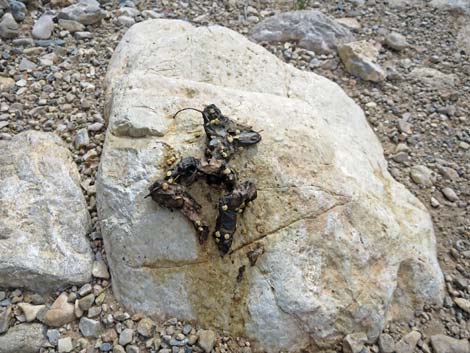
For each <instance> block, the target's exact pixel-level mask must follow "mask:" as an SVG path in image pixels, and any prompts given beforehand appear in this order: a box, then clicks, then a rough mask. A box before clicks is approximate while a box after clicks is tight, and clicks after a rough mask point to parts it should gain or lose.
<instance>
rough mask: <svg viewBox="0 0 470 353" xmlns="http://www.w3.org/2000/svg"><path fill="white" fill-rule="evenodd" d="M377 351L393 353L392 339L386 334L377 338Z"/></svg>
mask: <svg viewBox="0 0 470 353" xmlns="http://www.w3.org/2000/svg"><path fill="white" fill-rule="evenodd" d="M379 349H380V353H393V352H394V351H395V342H394V341H393V337H392V336H390V335H389V334H387V333H382V334H381V335H380V336H379Z"/></svg>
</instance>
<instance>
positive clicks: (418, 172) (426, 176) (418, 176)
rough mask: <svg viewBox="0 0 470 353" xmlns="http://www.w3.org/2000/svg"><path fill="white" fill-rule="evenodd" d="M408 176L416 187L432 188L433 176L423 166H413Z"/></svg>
mask: <svg viewBox="0 0 470 353" xmlns="http://www.w3.org/2000/svg"><path fill="white" fill-rule="evenodd" d="M410 176H411V179H413V181H414V182H415V183H416V184H418V185H424V186H432V184H433V182H434V180H435V176H434V174H433V172H432V171H431V170H430V169H429V168H427V167H425V166H424V165H415V166H413V167H411V169H410Z"/></svg>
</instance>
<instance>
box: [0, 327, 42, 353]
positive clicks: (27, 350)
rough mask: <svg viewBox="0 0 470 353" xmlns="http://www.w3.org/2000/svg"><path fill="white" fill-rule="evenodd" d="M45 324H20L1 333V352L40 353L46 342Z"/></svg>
mask: <svg viewBox="0 0 470 353" xmlns="http://www.w3.org/2000/svg"><path fill="white" fill-rule="evenodd" d="M44 331H45V326H44V325H41V324H20V325H16V326H13V327H11V328H10V329H9V330H8V332H7V333H5V334H4V335H0V353H38V352H39V349H41V346H42V345H43V344H44V343H45V342H46V339H45V336H44Z"/></svg>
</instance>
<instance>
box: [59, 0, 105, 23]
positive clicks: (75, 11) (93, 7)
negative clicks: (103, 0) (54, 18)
mask: <svg viewBox="0 0 470 353" xmlns="http://www.w3.org/2000/svg"><path fill="white" fill-rule="evenodd" d="M105 14H106V12H105V11H104V10H102V9H101V8H100V4H99V2H98V1H96V0H79V2H78V3H76V4H73V5H70V6H68V7H65V8H63V9H62V10H61V11H60V12H59V14H58V18H59V19H64V20H73V21H77V22H80V23H81V24H84V25H92V24H95V23H97V22H99V21H101V19H102V18H103V17H104V16H105Z"/></svg>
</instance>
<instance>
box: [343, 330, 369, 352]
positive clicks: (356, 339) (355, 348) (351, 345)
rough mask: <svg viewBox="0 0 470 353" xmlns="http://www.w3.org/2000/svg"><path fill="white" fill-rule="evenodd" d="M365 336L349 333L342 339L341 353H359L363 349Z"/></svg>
mask: <svg viewBox="0 0 470 353" xmlns="http://www.w3.org/2000/svg"><path fill="white" fill-rule="evenodd" d="M366 341H367V335H366V334H365V333H364V332H358V333H351V334H349V335H346V337H344V339H343V353H359V352H361V351H362V349H363V348H364V344H365V343H366Z"/></svg>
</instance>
